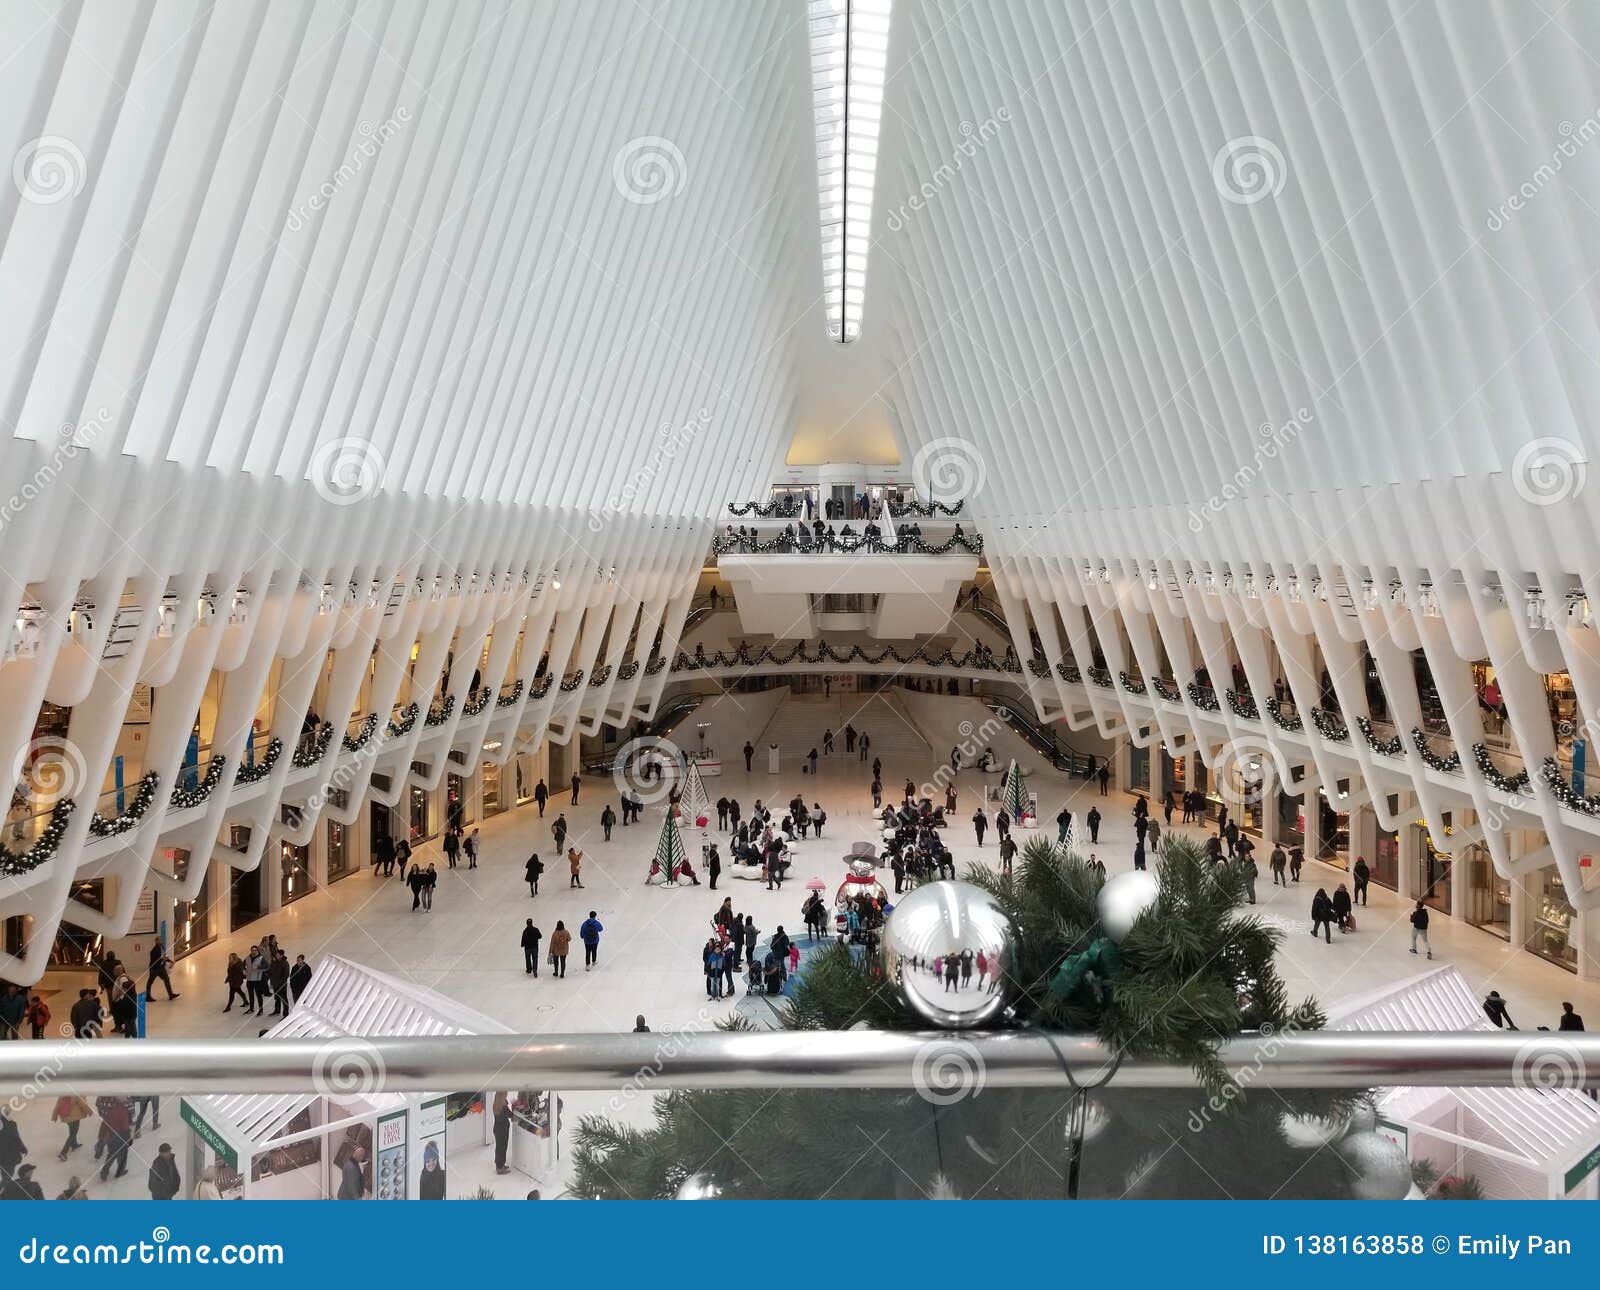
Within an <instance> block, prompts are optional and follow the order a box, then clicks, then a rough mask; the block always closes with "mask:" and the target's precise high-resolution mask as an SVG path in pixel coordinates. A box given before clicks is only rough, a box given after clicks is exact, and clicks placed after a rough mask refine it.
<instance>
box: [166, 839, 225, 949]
mask: <svg viewBox="0 0 1600 1290" xmlns="http://www.w3.org/2000/svg"><path fill="white" fill-rule="evenodd" d="M166 860H167V864H168V866H169V867H170V868H171V870H172V876H173V877H174V878H176V879H177V880H178V881H179V882H180V883H181V882H182V881H183V880H184V879H185V878H187V877H188V876H189V864H190V856H189V852H187V851H185V850H183V849H182V848H181V847H174V848H171V849H169V850H168V851H167V853H166ZM216 939H217V930H216V920H215V919H213V918H212V917H211V870H210V868H209V867H208V868H207V869H206V876H205V878H204V879H202V880H201V883H200V890H199V891H197V892H196V893H195V897H194V899H193V900H177V901H174V902H173V904H172V938H171V943H170V944H169V945H168V947H167V949H168V952H169V953H170V954H171V955H172V957H173V958H175V959H181V958H182V957H183V956H184V955H186V954H193V953H194V952H195V951H196V950H198V949H200V948H201V947H203V946H206V945H209V944H210V943H211V942H212V941H214V940H216Z"/></svg>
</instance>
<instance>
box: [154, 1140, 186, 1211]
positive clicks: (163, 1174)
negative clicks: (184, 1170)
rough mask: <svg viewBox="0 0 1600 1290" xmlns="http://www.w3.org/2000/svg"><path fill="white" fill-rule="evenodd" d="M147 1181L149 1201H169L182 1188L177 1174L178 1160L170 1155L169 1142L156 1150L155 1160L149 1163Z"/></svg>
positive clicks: (170, 1147) (170, 1145)
mask: <svg viewBox="0 0 1600 1290" xmlns="http://www.w3.org/2000/svg"><path fill="white" fill-rule="evenodd" d="M147 1181H148V1183H149V1186H150V1199H151V1200H171V1199H172V1198H173V1197H174V1196H176V1195H177V1194H178V1192H179V1190H180V1189H181V1188H182V1187H183V1179H182V1177H181V1175H180V1174H179V1173H178V1159H177V1157H176V1156H174V1155H173V1154H172V1144H171V1143H170V1142H163V1143H162V1144H161V1146H160V1147H159V1148H158V1149H157V1150H156V1158H155V1159H154V1160H152V1161H151V1162H150V1176H149V1178H148V1180H147Z"/></svg>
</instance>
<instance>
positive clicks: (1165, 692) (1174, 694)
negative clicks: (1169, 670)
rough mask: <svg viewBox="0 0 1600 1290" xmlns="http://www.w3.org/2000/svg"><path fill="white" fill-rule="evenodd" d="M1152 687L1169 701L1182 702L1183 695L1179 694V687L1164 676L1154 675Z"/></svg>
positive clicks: (1151, 682)
mask: <svg viewBox="0 0 1600 1290" xmlns="http://www.w3.org/2000/svg"><path fill="white" fill-rule="evenodd" d="M1150 688H1151V689H1152V690H1154V691H1155V692H1156V693H1157V694H1158V695H1160V696H1161V697H1162V698H1163V699H1165V700H1166V701H1167V702H1168V703H1181V702H1182V701H1183V696H1182V695H1181V694H1179V692H1178V687H1177V686H1176V685H1175V684H1174V683H1173V682H1171V681H1169V680H1167V678H1166V677H1164V676H1152V677H1151V678H1150Z"/></svg>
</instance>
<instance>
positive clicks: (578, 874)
mask: <svg viewBox="0 0 1600 1290" xmlns="http://www.w3.org/2000/svg"><path fill="white" fill-rule="evenodd" d="M567 868H568V870H570V876H569V878H568V880H567V889H568V890H569V891H570V890H571V889H572V888H574V887H578V888H582V886H583V852H582V851H580V850H578V848H577V847H568V848H567Z"/></svg>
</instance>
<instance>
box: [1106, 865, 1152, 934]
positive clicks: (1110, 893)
mask: <svg viewBox="0 0 1600 1290" xmlns="http://www.w3.org/2000/svg"><path fill="white" fill-rule="evenodd" d="M1160 894H1161V884H1160V883H1159V882H1158V881H1157V880H1156V876H1155V874H1153V873H1151V872H1150V871H1149V870H1148V869H1133V870H1130V871H1129V872H1128V873H1119V874H1117V875H1116V877H1114V878H1107V879H1106V881H1105V885H1104V886H1103V887H1101V888H1100V894H1099V895H1098V896H1096V897H1095V901H1094V904H1095V909H1096V911H1097V912H1098V913H1099V915H1100V927H1101V930H1103V931H1104V932H1105V934H1106V935H1107V936H1109V937H1110V938H1111V939H1112V940H1113V941H1115V942H1116V943H1117V944H1118V945H1121V944H1122V942H1123V941H1125V940H1126V939H1127V937H1128V933H1129V932H1131V931H1132V930H1133V925H1134V923H1135V922H1136V921H1137V920H1138V917H1139V915H1140V914H1142V913H1144V912H1145V910H1147V909H1153V908H1154V907H1155V903H1156V898H1157V897H1158V896H1159V895H1160Z"/></svg>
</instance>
